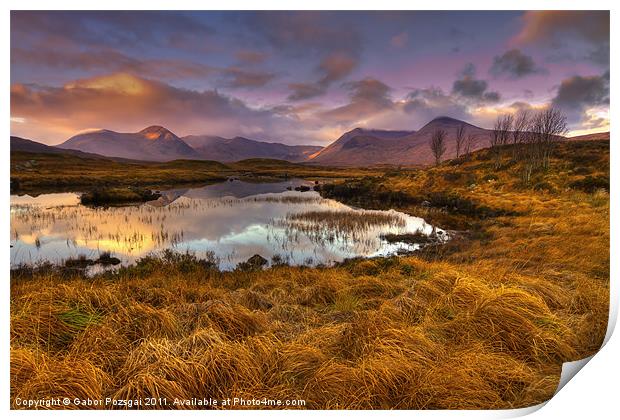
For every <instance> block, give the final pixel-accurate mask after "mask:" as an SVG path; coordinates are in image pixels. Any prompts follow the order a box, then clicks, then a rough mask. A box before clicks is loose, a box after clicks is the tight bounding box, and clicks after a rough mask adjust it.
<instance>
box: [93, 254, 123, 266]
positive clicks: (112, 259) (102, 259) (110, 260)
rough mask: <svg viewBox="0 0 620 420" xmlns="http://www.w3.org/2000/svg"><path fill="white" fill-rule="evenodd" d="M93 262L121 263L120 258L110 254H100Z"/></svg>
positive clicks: (104, 263)
mask: <svg viewBox="0 0 620 420" xmlns="http://www.w3.org/2000/svg"><path fill="white" fill-rule="evenodd" d="M95 262H96V263H97V264H101V265H118V264H120V263H121V260H120V259H118V258H116V257H112V256H111V255H101V256H100V257H99V259H98V260H97V261H95Z"/></svg>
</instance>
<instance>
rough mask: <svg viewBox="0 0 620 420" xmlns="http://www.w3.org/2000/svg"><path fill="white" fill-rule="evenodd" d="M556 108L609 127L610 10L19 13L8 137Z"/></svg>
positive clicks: (276, 132)
mask: <svg viewBox="0 0 620 420" xmlns="http://www.w3.org/2000/svg"><path fill="white" fill-rule="evenodd" d="M549 106H553V107H557V108H559V109H561V110H562V111H563V112H564V114H565V115H566V116H567V121H568V127H569V130H570V134H572V135H577V134H585V133H590V132H600V131H608V130H609V12H608V11H592V12H590V11H525V12H523V11H454V12H450V11H435V12H433V11H398V12H395V11H391V12H350V11H349V12H334V11H332V12H327V11H324V12H321V11H316V12H309V11H291V12H270V11H266V12H244V11H229V12H222V11H200V12H191V11H182V12H176V11H122V12H119V11H116V12H114V11H89V12H72V11H54V12H46V11H12V12H11V134H12V135H17V136H20V137H24V138H29V139H32V140H35V141H40V142H43V143H46V144H52V145H53V144H58V143H61V142H63V141H65V140H67V139H68V138H70V137H71V136H73V135H75V134H77V133H80V132H84V131H87V130H94V129H109V130H114V131H119V132H137V131H140V130H141V129H143V128H145V127H147V126H150V125H162V126H164V127H166V128H168V129H170V130H171V131H173V132H174V133H175V134H177V135H178V136H186V135H190V134H195V135H200V134H208V135H218V136H223V137H235V136H243V137H247V138H251V139H255V140H261V141H276V142H282V143H285V144H316V145H327V144H329V143H331V142H332V141H334V140H336V139H337V138H338V137H339V136H340V135H342V134H343V133H344V132H346V131H348V130H351V129H353V128H356V127H365V128H376V129H394V130H417V129H419V128H421V127H422V126H424V124H426V123H427V122H429V121H430V120H432V119H433V118H435V117H438V116H450V117H453V118H458V119H462V120H464V121H467V122H470V123H472V124H475V125H478V126H481V127H485V128H489V127H491V126H492V124H493V121H494V120H495V118H497V116H498V115H500V114H504V113H514V112H518V111H519V110H522V109H531V110H538V109H542V108H545V107H549Z"/></svg>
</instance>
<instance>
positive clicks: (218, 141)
mask: <svg viewBox="0 0 620 420" xmlns="http://www.w3.org/2000/svg"><path fill="white" fill-rule="evenodd" d="M183 141H185V142H186V143H187V144H188V145H190V146H191V147H192V148H193V149H194V150H195V151H196V152H198V154H199V155H200V157H201V158H202V159H209V160H217V161H219V162H236V161H239V160H243V159H251V158H268V159H281V160H288V161H290V162H301V161H304V160H307V159H308V158H309V157H310V156H311V155H312V154H314V153H316V152H318V151H320V150H321V149H322V147H320V146H288V145H286V144H282V143H268V142H263V141H256V140H250V139H247V138H244V137H234V138H232V139H226V138H223V137H217V136H186V137H183Z"/></svg>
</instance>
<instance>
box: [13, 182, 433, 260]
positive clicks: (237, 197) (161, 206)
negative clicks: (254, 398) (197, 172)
mask: <svg viewBox="0 0 620 420" xmlns="http://www.w3.org/2000/svg"><path fill="white" fill-rule="evenodd" d="M303 184H308V182H306V181H303V180H289V181H282V182H275V183H263V184H256V183H249V182H241V181H231V182H225V183H221V184H216V185H208V186H205V187H201V188H191V189H184V188H179V189H175V190H168V191H163V192H162V196H161V197H160V199H158V200H157V201H155V202H151V203H149V204H147V205H131V206H124V207H123V206H119V207H105V208H103V207H101V208H100V207H94V208H93V207H86V206H81V205H79V204H76V203H77V200H78V198H77V195H76V194H49V195H43V196H40V197H37V198H32V197H17V196H11V245H13V247H12V248H11V264H12V265H18V264H20V263H32V262H37V261H44V260H47V261H53V262H58V261H62V259H65V258H69V257H76V256H78V255H85V256H87V257H89V258H97V256H98V255H99V254H100V253H102V252H106V251H109V252H112V253H113V254H114V256H116V257H118V258H120V259H121V261H122V262H123V263H131V262H133V261H136V259H138V258H141V257H142V256H144V255H147V254H148V253H151V252H159V251H161V250H163V249H167V248H172V249H175V250H177V251H179V252H185V251H190V252H194V253H196V254H197V255H198V256H204V255H206V254H205V253H208V254H209V255H214V256H215V257H216V258H217V259H218V260H219V261H220V268H222V269H225V270H228V269H233V268H234V267H235V266H236V265H237V264H238V263H240V262H243V261H246V260H247V259H248V258H249V257H251V256H252V255H255V254H259V255H261V256H262V257H264V258H266V259H268V260H270V259H272V258H276V257H277V259H279V260H280V261H287V262H289V263H291V264H294V265H298V264H309V265H314V264H331V263H333V262H336V261H342V260H343V259H345V258H350V257H355V256H370V255H391V254H394V253H396V252H398V251H399V250H400V249H401V248H402V249H405V250H412V249H415V246H417V245H415V244H414V245H409V244H407V243H402V244H401V243H388V242H387V241H386V240H384V239H383V238H382V235H383V234H390V233H391V234H396V235H398V234H405V233H420V234H424V235H429V234H431V232H432V230H433V227H432V226H431V225H429V224H427V223H426V222H425V221H424V220H423V219H420V218H417V217H412V216H409V215H406V214H404V213H398V212H395V211H393V210H391V211H378V210H377V211H374V210H373V211H366V210H361V209H353V208H351V207H349V206H346V205H344V204H342V203H339V202H337V201H334V200H329V199H322V198H321V197H320V195H319V194H318V193H317V192H316V191H308V192H300V191H287V189H289V188H290V189H294V187H296V186H299V185H303ZM309 261H311V262H309Z"/></svg>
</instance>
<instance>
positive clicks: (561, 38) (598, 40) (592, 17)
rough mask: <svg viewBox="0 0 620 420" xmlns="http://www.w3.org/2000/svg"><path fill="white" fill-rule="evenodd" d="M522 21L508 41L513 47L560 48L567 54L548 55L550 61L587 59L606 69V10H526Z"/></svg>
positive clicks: (607, 18) (607, 62) (607, 33)
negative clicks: (584, 51)
mask: <svg viewBox="0 0 620 420" xmlns="http://www.w3.org/2000/svg"><path fill="white" fill-rule="evenodd" d="M522 19H523V28H522V29H521V31H520V32H519V33H518V34H517V35H516V36H515V37H514V38H513V40H512V41H511V43H512V44H513V45H531V44H534V45H540V44H542V45H545V46H549V47H551V48H553V49H556V50H559V49H561V48H563V49H566V51H564V52H556V53H554V54H551V59H552V60H557V59H558V58H562V59H570V60H575V61H577V60H583V59H588V60H591V61H592V62H594V63H596V64H599V65H601V66H603V67H607V66H609V11H608V10H586V11H583V10H555V11H551V10H547V11H529V12H525V14H524V15H523V18H522ZM579 44H583V45H585V47H586V49H587V50H588V51H587V52H586V53H585V54H584V53H581V52H579V51H580V50H581V49H582V48H583V47H581V48H580V45H579Z"/></svg>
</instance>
